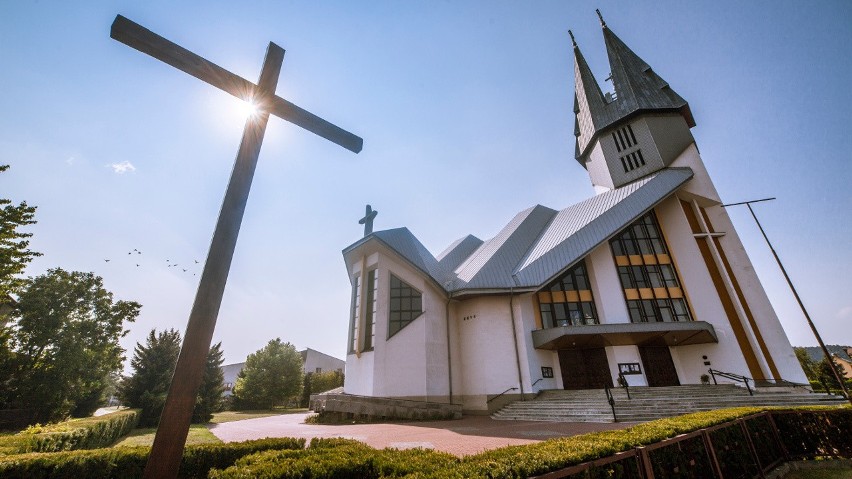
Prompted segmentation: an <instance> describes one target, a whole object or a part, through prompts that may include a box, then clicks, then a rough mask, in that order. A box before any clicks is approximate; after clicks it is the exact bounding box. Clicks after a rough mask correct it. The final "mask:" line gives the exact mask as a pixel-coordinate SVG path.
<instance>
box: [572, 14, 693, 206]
mask: <svg viewBox="0 0 852 479" xmlns="http://www.w3.org/2000/svg"><path fill="white" fill-rule="evenodd" d="M597 13H598V17H599V18H600V22H601V28H602V29H603V36H604V43H605V44H606V51H607V56H608V57H609V64H610V69H611V70H610V71H611V73H610V77H609V78H607V80H612V84H613V88H614V90H615V91H614V93H607V94H604V93H602V91H601V88H600V85H599V84H598V82H597V80H595V77H594V75H593V74H592V71H591V69H589V65H588V64H587V63H586V59H585V58H584V57H583V54H582V52H581V51H580V48H579V47H578V46H577V42H576V41H575V40H574V36H573V34H571V43H572V44H573V47H574V80H575V81H574V85H575V87H574V115H575V120H574V121H575V123H574V136H576V147H575V153H574V157H575V158H576V159H577V161H578V162H579V163H580V164H581V165H582V166H583V168H585V169H586V170H587V171H588V172H589V177H590V178H591V180H592V185H593V186H594V187H595V190H596V191H597V192H598V193H601V192H604V191H608V190H611V189H613V188H618V187H619V186H622V185H624V184H627V183H630V182H632V181H635V180H637V179H639V178H642V177H644V176H647V175H650V174H652V173H654V172H656V171H659V170H661V169H663V168H665V167H667V166H669V165H671V163H672V162H673V161H674V160H675V159H676V158H677V157H678V156H679V155H680V153H682V152H683V151H684V150H685V149H686V148H687V147H689V145H691V144H692V143H694V142H695V140H694V138H693V137H692V133H691V132H690V131H689V130H690V128H692V127H693V126H695V120H694V119H693V117H692V112H691V111H690V109H689V104H688V103H687V102H686V100H684V99H683V98H682V97H681V96H680V95H678V94H677V93H676V92H675V91H674V90H672V89H671V87H670V86H669V84H668V83H667V82H666V81H665V80H663V79H662V78H660V76H659V75H657V74H656V73H655V72H654V71H653V70H652V69H651V67H650V66H649V65H648V64H647V63H645V61H644V60H642V59H641V58H639V56H638V55H636V54H635V53H633V51H632V50H631V49H630V48H628V47H627V45H625V44H624V42H622V41H621V39H620V38H618V36H616V35H615V33H613V32H612V30H610V29H609V28H608V27H607V25H606V22H604V20H603V17H601V14H600V11H597ZM569 33H570V32H569Z"/></svg>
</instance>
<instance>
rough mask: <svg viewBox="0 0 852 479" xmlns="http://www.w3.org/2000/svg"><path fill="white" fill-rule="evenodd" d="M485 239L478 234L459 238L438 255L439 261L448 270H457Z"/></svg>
mask: <svg viewBox="0 0 852 479" xmlns="http://www.w3.org/2000/svg"><path fill="white" fill-rule="evenodd" d="M482 243H483V241H482V240H481V239H479V238H477V237H476V236H473V235H467V236H465V237H464V238H459V239H457V240H455V241H453V243H452V244H451V245H449V246H447V249H445V250H444V251H443V252H442V253H441V254H439V255H438V258H437V259H438V263H439V264H440V265H441V267H442V268H444V270H446V271H453V270H455V269H456V268H457V267H458V266H459V265H460V264H461V263H462V261H464V260H465V259H467V258H469V257H470V255H471V254H473V252H474V251H476V249H477V248H479V247H480V246H482Z"/></svg>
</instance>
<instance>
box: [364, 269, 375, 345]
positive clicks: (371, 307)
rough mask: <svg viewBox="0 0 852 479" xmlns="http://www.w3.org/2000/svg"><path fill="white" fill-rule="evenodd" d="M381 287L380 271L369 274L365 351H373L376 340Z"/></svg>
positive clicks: (366, 299) (365, 320)
mask: <svg viewBox="0 0 852 479" xmlns="http://www.w3.org/2000/svg"><path fill="white" fill-rule="evenodd" d="M378 286H379V270H377V269H374V270H372V271H370V272H368V273H367V291H366V293H367V297H366V298H365V301H366V303H365V305H366V306H367V311H366V312H367V317H366V318H364V350H365V351H370V350H372V349H373V345H374V344H375V342H376V341H375V339H376V303H377V301H376V300H377V298H378V296H377V295H376V290H377V288H378Z"/></svg>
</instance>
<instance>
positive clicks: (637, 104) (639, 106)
mask: <svg viewBox="0 0 852 479" xmlns="http://www.w3.org/2000/svg"><path fill="white" fill-rule="evenodd" d="M598 16H599V17H600V12H599V11H598ZM600 18H601V28H602V29H603V36H604V42H605V44H606V51H607V56H608V57H609V64H610V71H611V78H612V83H613V87H614V89H615V95H614V98H613V99H612V100H611V101H609V102H607V100H608V99H609V98H604V97H603V95H601V96H600V98H601V99H602V100H603V106H600V105H597V104H593V103H591V102H590V103H588V106H586V105H584V104H583V101H582V100H580V101H579V102H577V101H576V100H575V114H576V115H577V116H576V121H577V123H576V125H575V128H574V130H575V135H577V148H576V149H575V156H576V158H577V160H578V161H580V163H581V164H582V163H583V162H582V159H581V158H580V157H581V155H582V153H583V152H585V150H586V147H587V146H588V145H589V144H590V143H591V141H592V139H593V137H594V136H595V135H596V134H597V133H599V132H600V131H601V130H603V129H605V128H608V127H610V126H613V125H614V124H615V123H618V122H621V121H623V120H625V119H626V118H628V117H631V116H633V115H634V114H636V113H639V112H647V111H674V112H678V113H680V114H681V115H682V116H683V118H684V119H685V120H686V123H687V124H688V125H689V127H690V128H691V127H693V126H695V119H694V118H693V117H692V111H691V110H690V109H689V103H687V101H686V100H684V99H683V97H681V96H680V95H678V94H677V92H675V91H674V90H672V89H671V87H670V86H669V84H668V82H666V81H665V80H663V79H662V78H660V76H659V75H657V74H656V73H655V72H654V70H653V69H651V66H650V65H648V64H647V63H646V62H645V61H644V60H642V58H640V57H639V55H637V54H636V53H634V52H633V50H631V49H630V48H629V47H628V46H627V45H626V44H625V43H624V42H623V41H621V39H620V38H618V36H617V35H616V34H615V33H613V32H612V30H610V29H609V27H607V25H606V22H604V21H603V18H602V17H600ZM572 38H573V37H572ZM574 59H575V60H574V71H575V78H576V83H575V90H574V91H575V96H576V97H580V96H581V95H585V96H588V94H587V93H586V92H587V91H588V90H590V89H591V88H592V86H593V87H594V88H595V89H597V91H598V92H599V91H600V88H599V86H598V84H597V82H596V81H595V80H594V77H593V76H592V74H591V71H588V70H589V67H588V64H586V60H585V59H584V58H583V56H582V54H580V53H579V48H577V45H576V43H574ZM584 70H586V71H587V73H586V72H584ZM590 82H592V83H593V85H590V84H589V83H590ZM578 106H579V108H577V107H578ZM584 106H586V111H583V110H584V108H583V107H584ZM578 109H579V110H580V111H579V112H577V111H576V110H578Z"/></svg>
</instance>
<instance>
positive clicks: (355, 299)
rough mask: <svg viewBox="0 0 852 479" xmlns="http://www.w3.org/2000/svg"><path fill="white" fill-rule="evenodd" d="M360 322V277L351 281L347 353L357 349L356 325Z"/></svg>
mask: <svg viewBox="0 0 852 479" xmlns="http://www.w3.org/2000/svg"><path fill="white" fill-rule="evenodd" d="M360 322H361V276H360V275H358V276H355V279H354V280H353V281H352V314H350V317H349V352H350V353H354V352H355V351H357V349H358V331H359V329H358V323H360Z"/></svg>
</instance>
